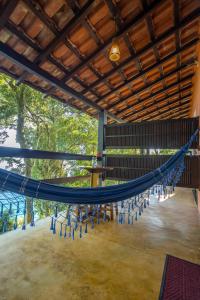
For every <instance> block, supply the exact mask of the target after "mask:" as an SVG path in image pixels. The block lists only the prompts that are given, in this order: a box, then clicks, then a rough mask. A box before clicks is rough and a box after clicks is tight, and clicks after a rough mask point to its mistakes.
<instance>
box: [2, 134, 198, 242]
mask: <svg viewBox="0 0 200 300" xmlns="http://www.w3.org/2000/svg"><path fill="white" fill-rule="evenodd" d="M198 131H199V130H196V131H195V133H194V134H193V135H192V136H191V138H190V140H189V142H188V143H187V144H186V145H184V146H183V147H182V148H181V149H180V150H179V151H178V152H177V153H176V154H175V155H173V156H172V157H171V158H170V159H169V160H168V161H167V162H165V163H164V164H163V165H162V166H160V167H159V168H157V169H155V170H154V171H152V172H150V173H148V174H146V175H144V176H142V177H139V178H137V179H135V180H131V181H129V182H126V183H123V184H118V185H113V186H107V187H97V188H70V187H62V186H57V185H52V184H48V183H45V182H42V181H37V180H33V179H31V178H28V177H24V176H21V175H18V174H15V173H13V172H10V171H7V170H3V169H0V189H1V198H0V221H1V220H2V229H3V230H2V231H3V232H6V231H7V225H8V218H5V212H6V213H7V214H8V215H9V216H12V218H15V221H14V226H13V227H14V229H16V228H17V227H18V219H17V218H18V216H19V215H22V216H23V222H22V226H21V227H22V229H26V210H27V209H26V198H27V197H28V198H29V199H31V207H30V212H31V224H30V225H31V226H34V225H35V215H36V213H35V209H34V199H40V200H47V201H53V202H54V203H55V204H54V208H55V214H54V215H53V216H52V217H51V225H50V229H51V230H52V232H53V233H54V234H56V233H57V232H59V235H60V236H64V237H65V238H67V237H70V238H72V239H75V236H77V235H78V236H79V237H80V238H82V236H83V234H84V233H87V232H88V229H89V225H91V228H92V229H93V228H94V225H95V224H99V223H100V222H106V221H108V220H110V219H112V218H113V216H114V218H115V219H116V221H117V222H118V223H119V224H124V223H127V224H133V223H134V221H137V220H138V218H139V216H141V214H142V213H143V210H144V209H145V208H146V207H147V206H148V205H149V202H150V197H151V194H152V195H156V196H157V197H158V198H160V197H161V195H164V197H166V196H167V195H169V194H171V193H172V191H173V190H174V187H175V186H176V184H177V182H178V181H179V179H180V177H181V175H182V173H183V170H184V156H185V155H186V153H187V152H188V150H189V148H190V146H191V144H192V142H193V141H194V139H195V138H196V136H197V134H198ZM2 195H3V196H2ZM63 204H64V205H65V209H63ZM59 205H61V209H60V208H59ZM58 228H59V229H58Z"/></svg>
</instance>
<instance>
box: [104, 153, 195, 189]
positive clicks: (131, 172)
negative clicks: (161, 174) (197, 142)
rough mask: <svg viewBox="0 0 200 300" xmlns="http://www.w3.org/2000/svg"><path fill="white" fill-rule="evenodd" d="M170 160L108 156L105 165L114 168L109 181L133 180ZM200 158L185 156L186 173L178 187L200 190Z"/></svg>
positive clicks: (160, 157) (145, 156)
mask: <svg viewBox="0 0 200 300" xmlns="http://www.w3.org/2000/svg"><path fill="white" fill-rule="evenodd" d="M169 158H170V156H169V155H144V156H142V155H141V156H140V155H136V156H129V155H107V156H106V159H105V164H106V166H107V167H113V170H110V171H107V172H106V178H107V179H116V180H131V179H135V178H137V177H140V176H143V175H144V174H146V173H148V172H150V171H152V170H155V169H156V168H158V167H159V166H161V165H162V164H163V163H164V162H166V161H167V160H168V159H169ZM199 165H200V159H199V156H189V155H188V156H185V171H184V173H183V175H182V177H181V180H180V182H179V183H178V186H184V187H190V188H199V178H200V176H199Z"/></svg>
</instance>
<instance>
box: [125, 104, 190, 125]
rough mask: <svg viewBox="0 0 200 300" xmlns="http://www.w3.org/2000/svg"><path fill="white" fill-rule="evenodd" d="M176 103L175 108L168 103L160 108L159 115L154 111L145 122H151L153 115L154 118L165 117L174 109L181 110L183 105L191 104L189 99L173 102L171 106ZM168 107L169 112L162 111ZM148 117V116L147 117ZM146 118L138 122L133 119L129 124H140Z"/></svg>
mask: <svg viewBox="0 0 200 300" xmlns="http://www.w3.org/2000/svg"><path fill="white" fill-rule="evenodd" d="M175 103H177V105H175V106H173V107H170V106H169V104H168V103H167V104H166V105H163V106H162V107H160V110H158V111H157V113H156V115H155V114H153V113H155V111H152V112H150V113H149V114H148V116H149V117H148V118H147V119H145V121H148V120H151V116H152V115H153V117H157V116H159V117H160V116H161V117H162V116H163V115H164V114H165V113H167V112H171V110H172V109H173V108H174V109H177V108H179V107H180V108H181V104H182V105H186V104H187V105H188V104H189V103H190V99H189V98H183V99H181V100H180V99H178V101H174V102H171V103H170V104H175ZM167 107H169V109H168V110H164V111H162V110H161V109H163V108H167ZM145 117H146V116H145ZM143 119H144V118H143V117H141V118H140V119H137V121H136V120H132V119H130V120H129V122H140V121H142V120H143Z"/></svg>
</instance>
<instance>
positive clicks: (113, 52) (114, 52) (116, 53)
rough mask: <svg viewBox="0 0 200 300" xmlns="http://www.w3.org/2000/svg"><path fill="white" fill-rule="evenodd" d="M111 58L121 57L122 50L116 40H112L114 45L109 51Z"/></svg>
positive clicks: (114, 59) (113, 59) (117, 58)
mask: <svg viewBox="0 0 200 300" xmlns="http://www.w3.org/2000/svg"><path fill="white" fill-rule="evenodd" d="M109 59H110V60H111V61H118V60H119V59H120V50H119V45H118V43H117V42H116V41H113V42H112V46H111V48H110V52H109Z"/></svg>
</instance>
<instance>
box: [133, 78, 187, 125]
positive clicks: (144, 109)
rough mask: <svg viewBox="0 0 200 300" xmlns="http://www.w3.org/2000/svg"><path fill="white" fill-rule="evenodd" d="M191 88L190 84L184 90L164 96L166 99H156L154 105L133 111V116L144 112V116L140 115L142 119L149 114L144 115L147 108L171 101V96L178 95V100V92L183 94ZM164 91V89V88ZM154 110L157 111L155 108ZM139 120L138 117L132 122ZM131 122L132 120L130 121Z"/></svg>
mask: <svg viewBox="0 0 200 300" xmlns="http://www.w3.org/2000/svg"><path fill="white" fill-rule="evenodd" d="M191 87H192V84H190V85H189V86H186V87H184V88H182V89H181V90H180V91H178V92H177V91H175V92H173V93H172V94H170V95H169V96H166V97H164V98H162V99H158V100H157V101H156V103H153V104H152V103H150V104H148V105H146V106H145V108H142V109H139V110H136V111H134V112H133V115H135V114H136V115H138V114H139V113H140V112H144V114H143V115H142V117H146V115H148V114H149V112H147V113H145V111H146V110H148V109H149V108H151V107H152V106H155V104H156V105H160V104H162V103H163V102H165V101H166V100H169V99H171V97H173V96H176V95H179V98H181V97H180V92H181V93H182V92H185V91H187V90H188V89H190V88H191ZM165 89H166V88H165ZM189 94H190V95H191V92H190V93H189ZM176 101H177V99H176ZM171 103H172V102H169V103H167V105H170V104H171ZM156 110H157V108H156ZM151 112H154V111H151ZM129 117H130V115H129ZM133 117H134V116H133ZM140 118H141V116H139V117H136V118H134V120H133V121H135V120H137V119H140ZM131 120H132V119H131Z"/></svg>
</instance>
